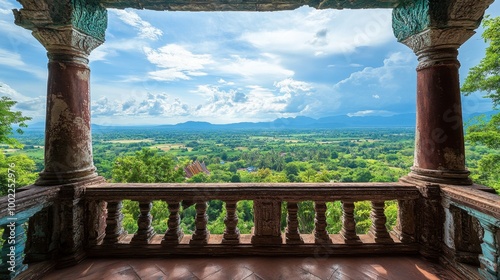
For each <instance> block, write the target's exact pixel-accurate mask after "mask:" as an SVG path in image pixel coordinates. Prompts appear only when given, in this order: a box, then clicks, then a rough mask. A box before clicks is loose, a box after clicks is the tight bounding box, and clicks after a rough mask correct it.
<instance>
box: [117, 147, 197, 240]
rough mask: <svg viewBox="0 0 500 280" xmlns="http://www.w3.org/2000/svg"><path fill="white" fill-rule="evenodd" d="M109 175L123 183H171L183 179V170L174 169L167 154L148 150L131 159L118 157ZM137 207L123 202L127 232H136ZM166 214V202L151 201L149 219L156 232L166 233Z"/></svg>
mask: <svg viewBox="0 0 500 280" xmlns="http://www.w3.org/2000/svg"><path fill="white" fill-rule="evenodd" d="M112 174H113V181H115V182H123V183H171V182H182V181H183V180H184V171H183V169H182V168H176V166H175V162H174V160H173V158H172V157H171V156H170V155H168V154H166V153H160V152H159V151H158V150H150V149H142V150H141V151H138V152H136V153H135V155H133V156H121V157H118V158H117V159H116V161H115V163H114V165H113V170H112ZM138 206H139V205H138V203H137V202H136V201H130V200H124V201H123V215H124V219H123V227H124V228H125V230H126V231H128V232H129V233H134V232H136V231H137V218H138V216H139V207H138ZM168 215H169V212H168V209H167V204H166V203H165V202H163V201H154V202H153V207H152V210H151V216H153V217H154V219H153V223H152V226H153V228H154V229H155V231H156V232H164V231H165V230H166V228H167V221H168ZM184 224H186V223H184ZM191 224H192V223H191Z"/></svg>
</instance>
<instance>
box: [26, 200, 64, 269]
mask: <svg viewBox="0 0 500 280" xmlns="http://www.w3.org/2000/svg"><path fill="white" fill-rule="evenodd" d="M54 214H55V212H54V207H52V206H50V207H47V208H44V209H42V210H41V211H40V212H38V213H36V214H35V215H34V216H33V217H31V218H30V219H29V223H28V232H27V240H26V256H25V258H24V262H25V263H32V262H40V261H46V260H50V259H52V255H53V254H54V253H55V249H56V247H55V246H56V244H54V243H53V240H52V238H53V236H52V233H53V232H54V221H55V219H54ZM56 214H57V213H56Z"/></svg>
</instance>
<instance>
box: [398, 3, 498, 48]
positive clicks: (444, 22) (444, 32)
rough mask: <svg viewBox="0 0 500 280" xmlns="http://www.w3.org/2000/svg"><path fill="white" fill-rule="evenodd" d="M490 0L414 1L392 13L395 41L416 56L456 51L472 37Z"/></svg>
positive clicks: (404, 4)
mask: <svg viewBox="0 0 500 280" xmlns="http://www.w3.org/2000/svg"><path fill="white" fill-rule="evenodd" d="M491 3H493V0H449V1H437V0H416V1H407V2H406V3H403V4H401V5H399V6H398V7H396V8H394V9H393V12H392V28H393V31H394V35H395V36H396V38H397V40H398V41H399V42H401V43H403V44H405V45H407V46H408V47H409V48H411V49H412V50H413V51H414V52H415V53H416V54H417V55H419V53H421V52H423V51H426V50H428V49H440V48H448V49H449V48H455V49H458V48H459V47H460V46H461V45H462V44H463V43H465V42H466V41H467V40H468V39H469V38H470V37H471V36H472V35H474V33H475V31H474V30H475V29H476V28H477V27H478V26H479V25H480V23H481V20H482V18H483V15H484V11H485V10H486V9H487V8H488V6H489V5H490V4H491Z"/></svg>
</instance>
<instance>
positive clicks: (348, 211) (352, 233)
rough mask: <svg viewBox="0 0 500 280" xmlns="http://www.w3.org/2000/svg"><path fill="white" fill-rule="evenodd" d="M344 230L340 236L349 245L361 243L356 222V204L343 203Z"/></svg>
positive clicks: (350, 202)
mask: <svg viewBox="0 0 500 280" xmlns="http://www.w3.org/2000/svg"><path fill="white" fill-rule="evenodd" d="M342 213H343V214H342V229H341V230H340V235H341V236H342V237H343V238H344V241H345V243H347V244H356V243H361V240H360V239H359V236H358V235H357V234H356V221H355V220H354V202H352V201H342Z"/></svg>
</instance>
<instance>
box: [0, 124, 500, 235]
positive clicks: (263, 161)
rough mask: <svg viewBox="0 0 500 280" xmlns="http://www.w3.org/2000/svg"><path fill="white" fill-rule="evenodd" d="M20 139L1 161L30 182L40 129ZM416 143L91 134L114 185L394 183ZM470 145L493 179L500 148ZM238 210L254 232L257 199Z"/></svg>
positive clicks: (217, 206)
mask: <svg viewBox="0 0 500 280" xmlns="http://www.w3.org/2000/svg"><path fill="white" fill-rule="evenodd" d="M18 140H19V142H21V143H22V144H23V145H24V146H23V147H22V149H9V150H6V153H5V155H2V156H4V157H6V158H4V159H3V160H2V161H4V160H5V162H12V161H14V162H16V164H17V166H18V168H17V169H18V170H20V173H19V174H18V175H19V177H18V181H20V182H22V183H21V184H19V185H23V184H29V183H32V182H33V181H34V179H35V178H36V173H37V172H40V171H41V170H42V169H43V131H29V130H28V131H27V132H26V133H25V134H24V135H22V136H19V137H18ZM413 145H414V129H413V128H377V129H375V128H358V129H345V128H344V129H329V130H326V129H316V130H283V129H281V130H265V129H263V130H230V131H228V130H220V131H218V130H206V131H189V130H172V129H165V128H161V127H156V128H155V127H149V128H130V127H124V128H116V127H115V128H113V129H111V128H110V129H100V130H96V131H94V133H93V153H94V162H95V166H96V168H97V170H98V172H99V174H100V175H101V176H104V177H105V178H106V180H107V181H110V182H146V183H152V182H190V183H201V182H395V181H397V180H398V179H399V178H400V177H401V176H404V175H406V174H407V173H408V172H409V170H410V167H411V166H412V164H413V152H414V150H413ZM466 150H467V166H468V168H469V169H470V170H471V173H472V177H473V179H474V180H475V181H476V182H478V183H481V182H483V183H485V184H488V183H489V181H488V180H489V179H488V176H487V173H485V172H484V170H482V168H484V166H485V165H484V163H483V162H482V161H483V160H484V159H488V158H489V157H491V155H498V151H496V150H493V149H490V148H487V147H486V146H482V145H470V144H469V143H468V144H467V146H466ZM196 160H197V161H199V162H202V163H204V164H205V165H206V167H207V169H208V171H209V174H205V173H203V172H200V173H198V174H196V175H194V176H192V177H190V178H187V177H186V173H185V172H184V167H186V166H187V165H189V164H191V163H192V162H194V161H196ZM0 172H3V169H2V170H0ZM22 172H24V173H22ZM21 173H22V174H21ZM485 175H486V176H485ZM489 186H490V187H498V186H497V185H489ZM223 204H224V203H223V202H222V201H209V206H208V209H207V215H208V217H209V224H208V228H209V230H210V232H212V233H213V234H220V233H223V230H224V223H223V221H224V217H225V215H226V213H225V207H224V205H223ZM370 211H371V205H370V203H369V202H367V201H360V202H357V203H356V204H355V220H356V229H357V231H358V233H365V232H366V231H367V230H368V229H369V227H370V224H371V220H370V218H369V217H370ZM385 213H386V216H387V227H388V228H391V227H392V226H394V224H395V222H396V216H397V203H396V202H395V201H388V202H386V207H385ZM123 214H124V221H123V225H124V227H125V229H126V230H127V231H128V232H129V233H134V232H135V231H136V230H137V217H138V215H139V207H138V203H137V202H133V201H123ZM237 214H238V219H239V222H238V227H239V229H240V231H241V232H242V233H250V231H251V228H252V226H253V204H252V201H240V202H239V203H238V205H237ZM341 214H342V211H341V203H340V201H332V202H330V203H328V204H327V219H328V220H327V222H328V228H327V229H328V231H329V232H330V233H337V232H339V231H340V228H341ZM151 215H152V216H153V217H154V219H153V227H154V229H155V231H156V232H157V233H163V232H165V230H166V229H167V220H168V215H169V213H168V209H167V204H166V202H163V201H154V203H153V208H152V211H151ZM195 215H196V211H195V209H194V205H188V203H183V207H182V210H181V221H182V223H181V226H182V227H183V230H184V232H186V233H191V232H192V231H193V230H194V218H195ZM285 219H286V202H284V203H282V221H283V222H282V224H283V227H284V226H285ZM298 219H299V230H300V232H302V233H310V232H312V230H313V229H314V203H313V202H312V201H305V202H301V203H300V204H299V212H298Z"/></svg>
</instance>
